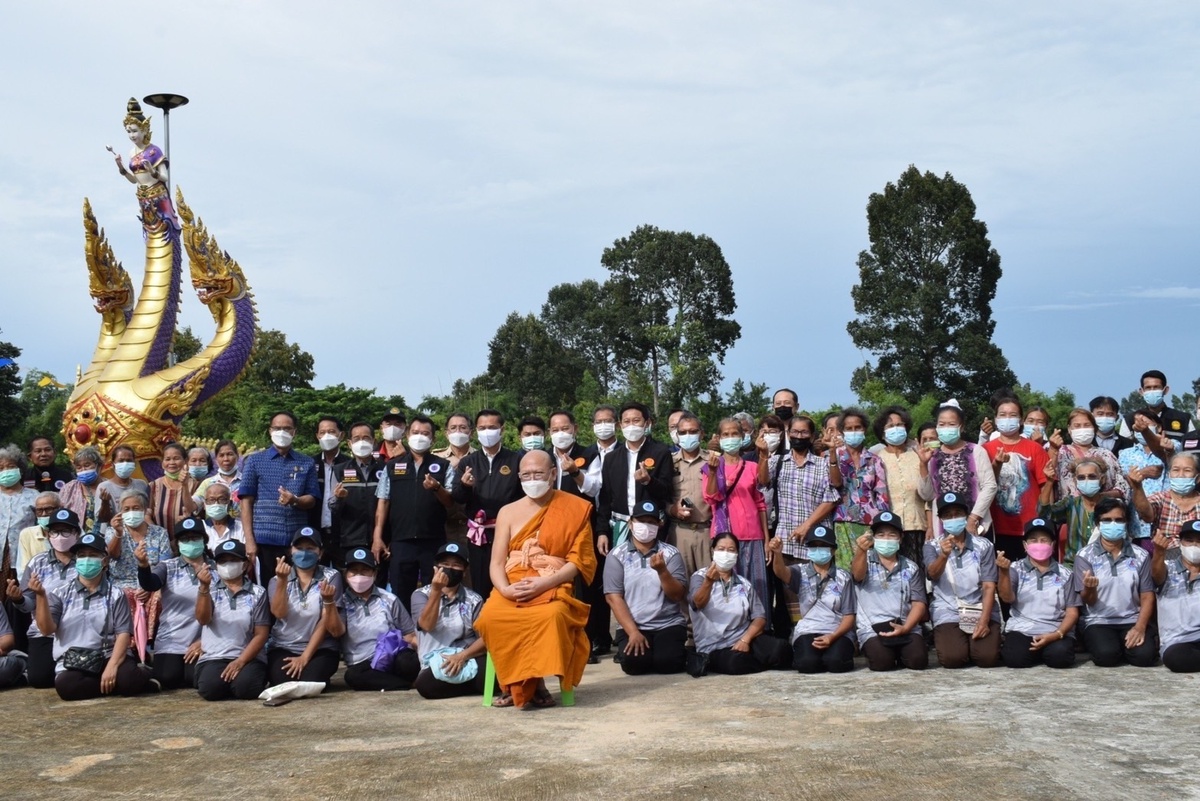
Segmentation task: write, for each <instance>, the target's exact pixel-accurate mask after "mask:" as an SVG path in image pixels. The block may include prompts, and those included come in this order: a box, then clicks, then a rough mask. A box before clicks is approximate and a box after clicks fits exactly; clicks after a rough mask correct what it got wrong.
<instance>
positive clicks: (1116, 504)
mask: <svg viewBox="0 0 1200 801" xmlns="http://www.w3.org/2000/svg"><path fill="white" fill-rule="evenodd" d="M1113 509H1120V510H1121V511H1122V512H1124V513H1125V520H1126V521H1128V520H1129V506H1128V505H1127V504H1126V503H1125V501H1123V500H1121V499H1120V498H1113V497H1111V496H1105V497H1103V498H1101V499H1100V500H1098V501H1096V508H1095V510H1093V511H1092V521H1093V522H1095V523H1096V524H1099V523H1100V515H1102V514H1107V513H1108V512H1111V511H1112V510H1113Z"/></svg>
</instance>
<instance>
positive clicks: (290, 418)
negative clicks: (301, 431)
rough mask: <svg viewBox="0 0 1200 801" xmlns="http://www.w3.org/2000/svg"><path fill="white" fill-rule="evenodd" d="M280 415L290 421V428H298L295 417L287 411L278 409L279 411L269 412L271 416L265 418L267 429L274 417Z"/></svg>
mask: <svg viewBox="0 0 1200 801" xmlns="http://www.w3.org/2000/svg"><path fill="white" fill-rule="evenodd" d="M280 415H283V416H284V417H286V418H287V419H289V420H291V421H292V428H299V427H300V423H299V422H298V421H297V420H296V415H294V414H292V413H291V412H289V411H288V410H287V409H280V410H279V411H276V412H271V416H270V417H268V418H267V427H268V428H270V427H271V421H272V420H274V419H275V418H276V417H279V416H280Z"/></svg>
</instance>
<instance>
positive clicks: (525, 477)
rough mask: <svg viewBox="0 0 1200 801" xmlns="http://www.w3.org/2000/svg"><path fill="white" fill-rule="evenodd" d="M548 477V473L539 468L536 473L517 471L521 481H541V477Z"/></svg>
mask: <svg viewBox="0 0 1200 801" xmlns="http://www.w3.org/2000/svg"><path fill="white" fill-rule="evenodd" d="M549 477H550V474H549V473H547V472H545V471H542V470H539V471H538V472H536V473H518V474H517V478H519V479H521V480H522V481H541V480H542V479H544V478H549Z"/></svg>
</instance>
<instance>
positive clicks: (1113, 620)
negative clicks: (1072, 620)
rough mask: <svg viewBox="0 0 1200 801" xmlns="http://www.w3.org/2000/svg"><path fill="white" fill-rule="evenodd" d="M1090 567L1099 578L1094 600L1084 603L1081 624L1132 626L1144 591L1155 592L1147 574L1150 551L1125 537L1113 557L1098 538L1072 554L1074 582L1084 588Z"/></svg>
mask: <svg viewBox="0 0 1200 801" xmlns="http://www.w3.org/2000/svg"><path fill="white" fill-rule="evenodd" d="M1088 570H1090V571H1092V575H1093V576H1095V577H1096V578H1098V579H1100V586H1099V587H1097V588H1096V603H1094V604H1092V605H1090V606H1089V605H1088V604H1084V606H1083V609H1081V610H1080V612H1081V613H1082V615H1083V618H1082V621H1083V625H1084V626H1090V625H1093V624H1095V625H1098V626H1132V625H1133V624H1134V623H1137V619H1138V613H1139V612H1140V611H1141V607H1142V598H1141V594H1142V593H1143V592H1154V579H1153V578H1151V576H1150V554H1148V553H1146V551H1145V550H1144V549H1142V548H1136V547H1134V546H1133V545H1132V544H1131V543H1130V542H1129V541H1128V540H1126V541H1125V542H1124V543H1123V544H1122V546H1121V552H1120V553H1119V554H1117V558H1116V559H1113V557H1112V556H1111V555H1109V553H1108V551H1106V550H1104V546H1103V545H1102V544H1101V543H1099V542H1094V543H1092V544H1091V545H1087V546H1085V547H1084V548H1083V549H1081V550H1080V551H1079V553H1077V554H1075V585H1076V586H1077V587H1079V588H1080V591H1081V592H1082V590H1083V574H1084V572H1086V571H1088Z"/></svg>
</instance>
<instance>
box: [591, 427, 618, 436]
mask: <svg viewBox="0 0 1200 801" xmlns="http://www.w3.org/2000/svg"><path fill="white" fill-rule="evenodd" d="M592 433H593V434H595V435H596V439H602V440H610V439H612V438H613V437H614V436H615V435H616V433H617V424H616V423H596V425H594V426H592Z"/></svg>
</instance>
